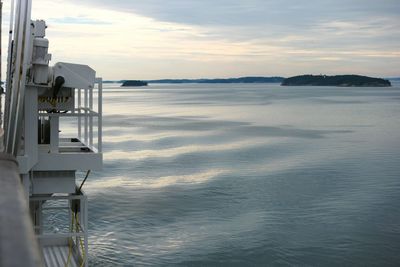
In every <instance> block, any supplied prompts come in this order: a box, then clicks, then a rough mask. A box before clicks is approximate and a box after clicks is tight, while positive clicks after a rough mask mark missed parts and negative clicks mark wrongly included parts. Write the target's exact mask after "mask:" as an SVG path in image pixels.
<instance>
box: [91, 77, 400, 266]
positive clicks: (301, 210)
mask: <svg viewBox="0 0 400 267" xmlns="http://www.w3.org/2000/svg"><path fill="white" fill-rule="evenodd" d="M103 120H104V129H103V130H104V136H103V138H104V145H103V149H104V170H103V171H102V172H94V173H92V174H91V176H90V178H89V180H88V182H87V183H86V184H85V186H84V189H85V190H86V193H87V194H88V198H89V203H90V204H89V227H90V231H89V234H90V240H89V246H90V265H91V266H143V265H148V266H293V265H295V266H342V265H346V266H384V265H387V266H396V265H397V266H398V265H399V264H400V253H399V251H400V87H399V86H398V85H395V86H394V87H392V88H340V87H281V86H279V85H277V84H179V85H176V84H175V85H151V86H148V87H143V88H121V87H119V86H118V85H107V86H106V89H105V90H104V117H103Z"/></svg>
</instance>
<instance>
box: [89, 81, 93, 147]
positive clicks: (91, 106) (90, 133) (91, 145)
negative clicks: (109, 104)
mask: <svg viewBox="0 0 400 267" xmlns="http://www.w3.org/2000/svg"><path fill="white" fill-rule="evenodd" d="M89 90H90V91H89V147H90V149H92V148H93V87H90V89H89Z"/></svg>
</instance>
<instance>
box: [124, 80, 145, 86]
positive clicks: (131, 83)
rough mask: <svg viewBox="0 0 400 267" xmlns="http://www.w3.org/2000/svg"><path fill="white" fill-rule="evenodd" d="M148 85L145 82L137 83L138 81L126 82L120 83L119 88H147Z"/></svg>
mask: <svg viewBox="0 0 400 267" xmlns="http://www.w3.org/2000/svg"><path fill="white" fill-rule="evenodd" d="M147 85H148V83H147V82H145V81H139V80H126V81H124V82H123V83H122V85H121V86H123V87H128V86H147Z"/></svg>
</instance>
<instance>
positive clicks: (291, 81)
mask: <svg viewBox="0 0 400 267" xmlns="http://www.w3.org/2000/svg"><path fill="white" fill-rule="evenodd" d="M281 85H282V86H341V87H390V86H392V85H391V83H390V81H388V80H385V79H380V78H372V77H367V76H361V75H336V76H327V75H300V76H294V77H290V78H287V79H285V80H283V82H282V84H281Z"/></svg>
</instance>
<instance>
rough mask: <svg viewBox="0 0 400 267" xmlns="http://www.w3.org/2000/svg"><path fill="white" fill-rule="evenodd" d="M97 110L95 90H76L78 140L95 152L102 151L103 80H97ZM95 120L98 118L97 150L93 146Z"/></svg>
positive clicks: (75, 112) (75, 111)
mask: <svg viewBox="0 0 400 267" xmlns="http://www.w3.org/2000/svg"><path fill="white" fill-rule="evenodd" d="M95 85H97V90H96V91H97V96H96V97H97V109H96V110H95V109H94V100H93V99H94V89H93V88H90V89H76V90H77V96H76V102H75V110H74V112H73V114H75V115H77V117H78V139H79V140H80V141H81V142H82V143H84V144H85V145H87V146H88V147H89V148H90V149H92V150H93V151H97V152H101V151H102V128H103V124H102V119H103V118H102V113H103V106H102V98H103V80H102V78H96V81H95ZM93 118H97V148H96V147H94V145H93V134H94V132H93Z"/></svg>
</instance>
